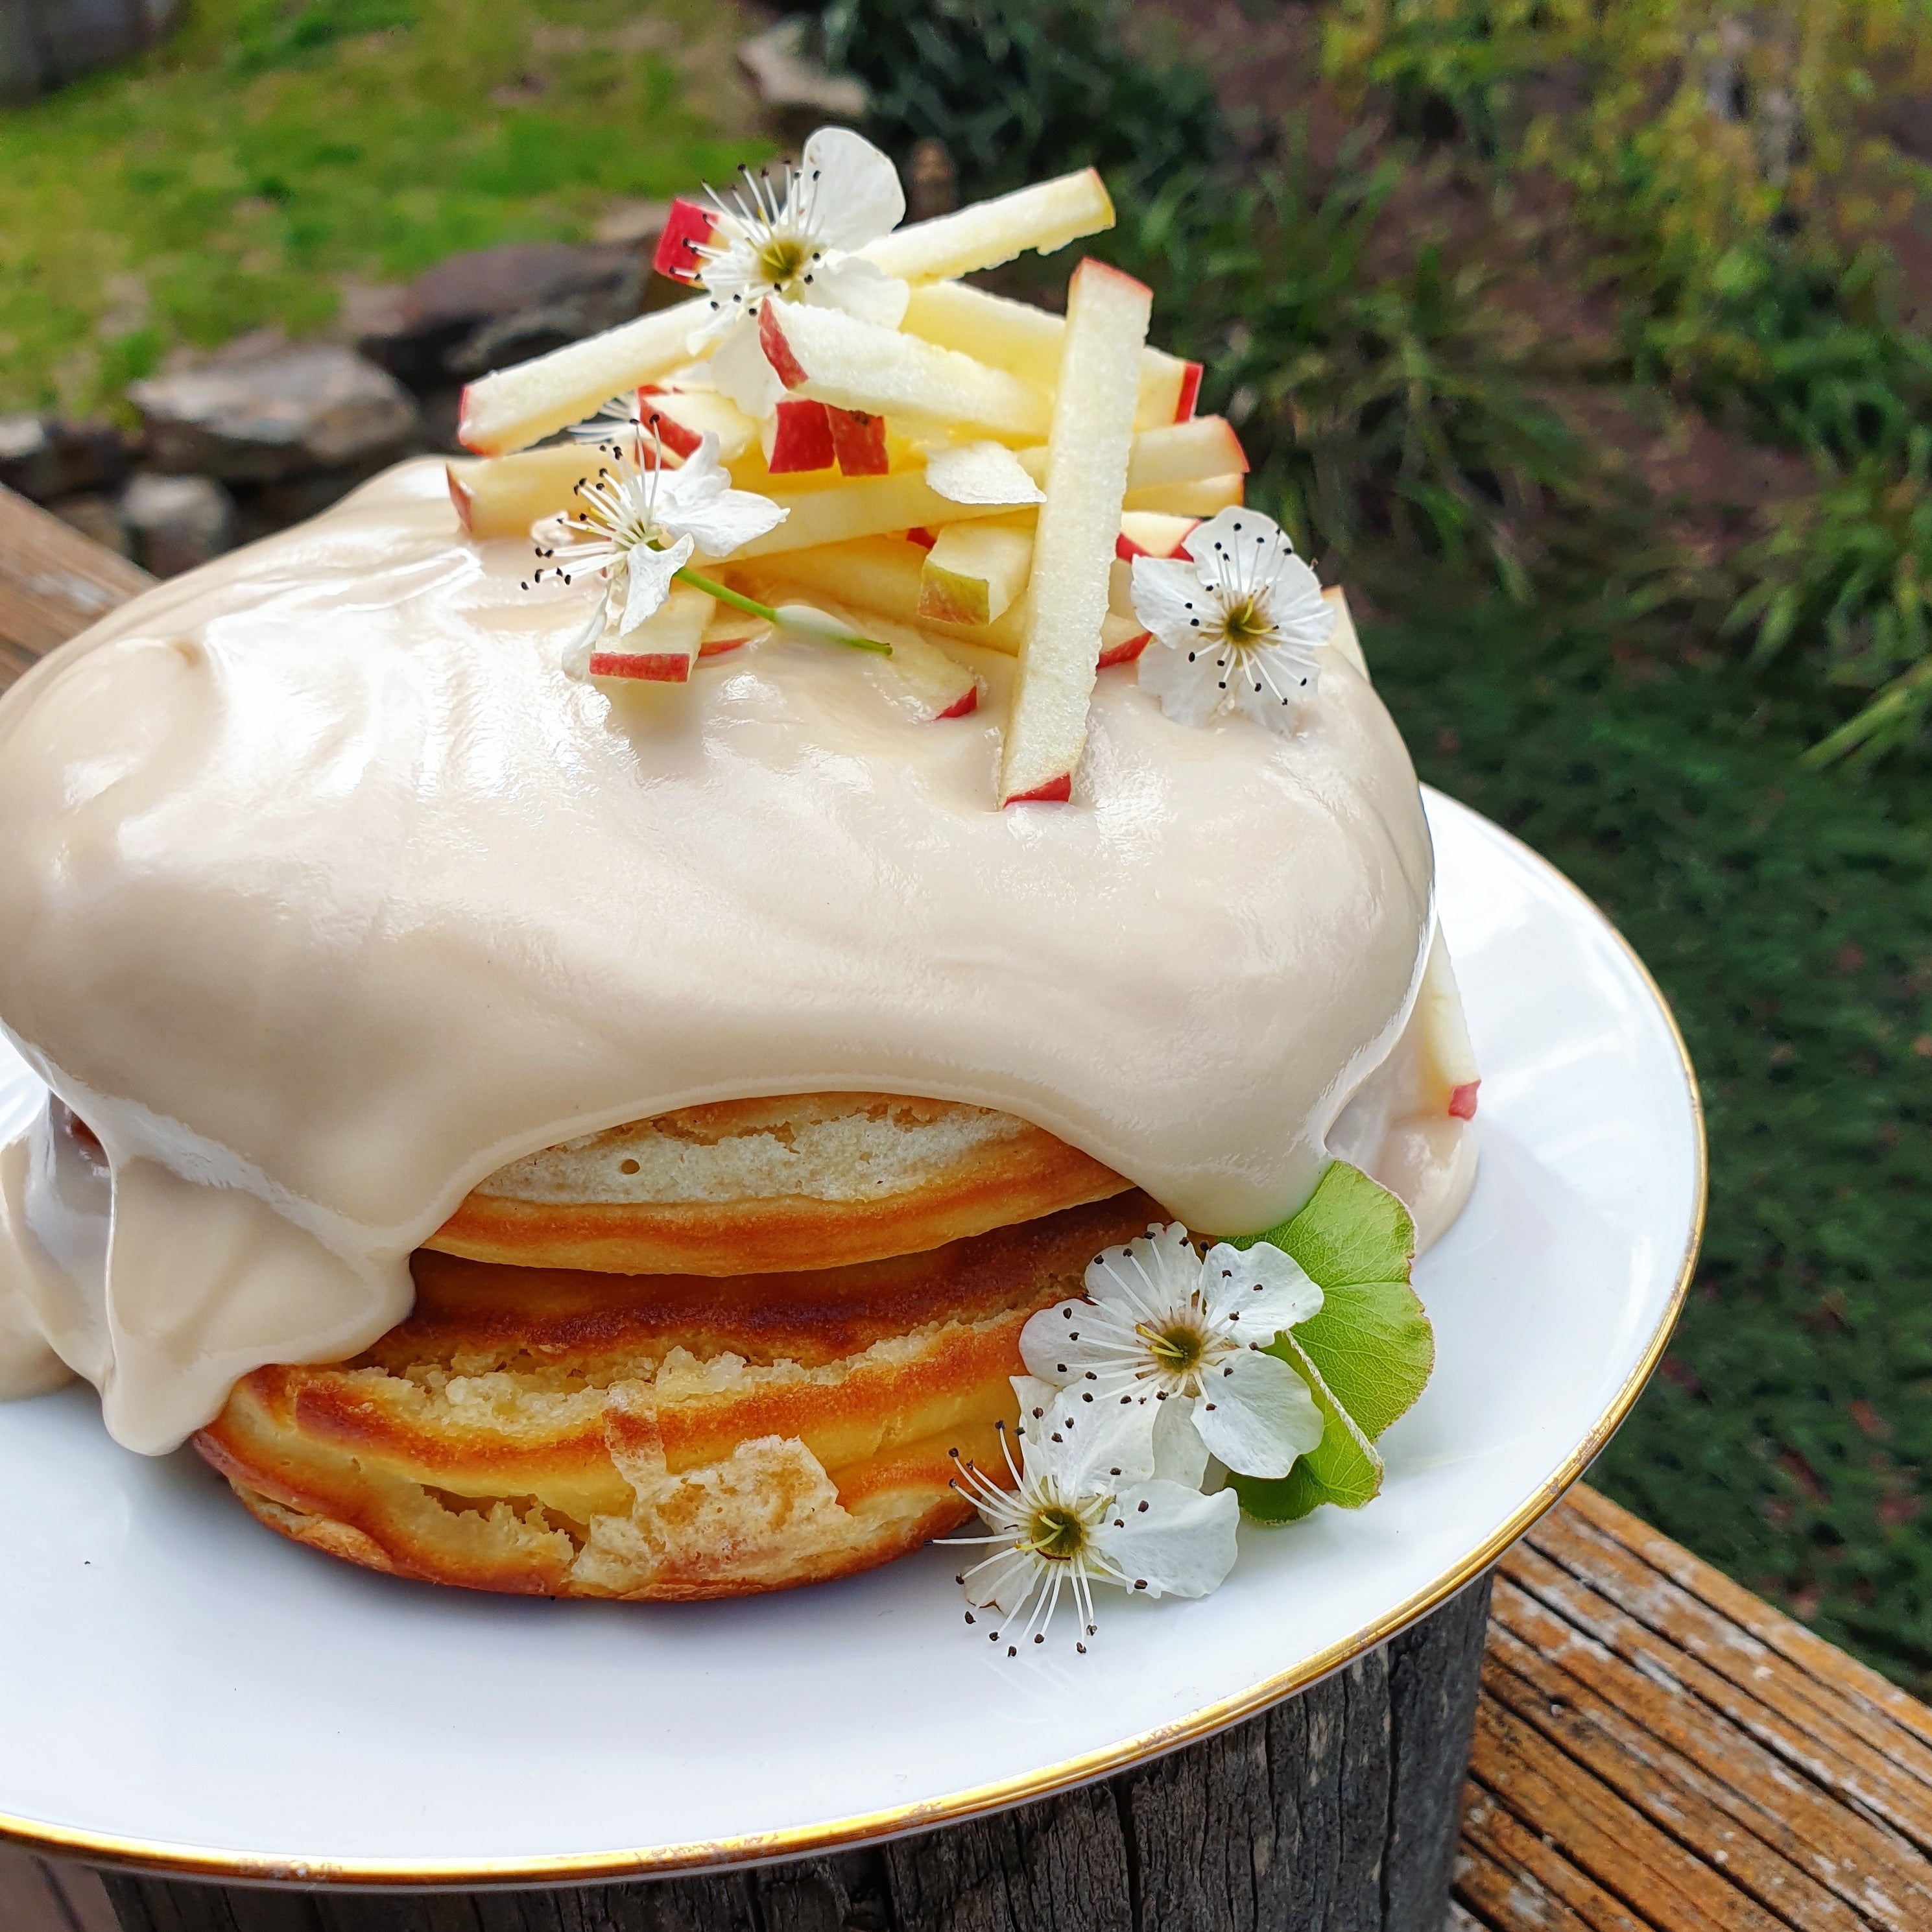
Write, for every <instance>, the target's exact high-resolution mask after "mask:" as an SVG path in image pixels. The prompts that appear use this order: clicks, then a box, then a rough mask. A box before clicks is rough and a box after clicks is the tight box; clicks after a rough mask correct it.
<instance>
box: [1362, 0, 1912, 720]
mask: <svg viewBox="0 0 1932 1932" xmlns="http://www.w3.org/2000/svg"><path fill="white" fill-rule="evenodd" d="M1326 49H1327V58H1328V70H1329V72H1330V74H1331V76H1332V77H1334V79H1335V80H1336V81H1337V83H1338V84H1339V85H1340V86H1342V87H1343V89H1344V91H1345V92H1346V94H1347V95H1349V97H1350V98H1354V99H1357V100H1360V99H1361V98H1365V97H1366V96H1367V94H1368V92H1370V90H1371V89H1377V88H1379V89H1385V90H1386V91H1387V92H1388V94H1389V95H1391V98H1393V100H1394V103H1395V104H1396V111H1397V120H1398V122H1399V124H1401V125H1403V126H1405V127H1408V128H1409V129H1411V130H1413V131H1414V132H1415V133H1418V134H1423V133H1434V134H1436V135H1437V136H1444V135H1460V136H1462V137H1463V139H1465V140H1466V142H1467V143H1468V144H1469V145H1470V146H1471V147H1472V148H1474V149H1475V151H1477V152H1478V153H1479V154H1481V157H1482V158H1483V162H1484V165H1485V166H1487V167H1488V168H1490V169H1492V170H1493V171H1495V172H1496V173H1497V175H1499V177H1500V176H1505V175H1507V174H1508V172H1509V170H1511V169H1512V168H1516V167H1537V168H1540V169H1547V170H1548V171H1549V172H1550V173H1551V174H1553V175H1555V176H1556V178H1558V179H1559V181H1562V183H1563V184H1565V186H1566V187H1567V188H1568V190H1570V191H1571V193H1572V195H1573V196H1574V205H1575V208H1576V209H1577V213H1578V215H1579V217H1580V219H1581V220H1582V221H1583V223H1584V224H1585V226H1586V227H1587V228H1588V229H1589V230H1590V231H1591V232H1592V233H1594V235H1595V236H1596V237H1598V239H1599V240H1600V242H1601V244H1602V245H1603V247H1604V249H1605V250H1606V251H1607V262H1608V266H1609V268H1610V272H1611V273H1612V275H1613V278H1614V281H1615V284H1616V287H1617V289H1618V290H1619V294H1620V295H1621V296H1622V300H1623V303H1624V313H1625V335H1626V341H1627V347H1628V356H1629V359H1630V365H1631V373H1632V374H1634V376H1636V377H1640V378H1654V379H1655V380H1661V381H1663V382H1665V383H1670V384H1671V385H1673V386H1675V387H1676V389H1678V390H1679V392H1681V393H1682V394H1683V395H1685V397H1687V398H1688V399H1690V400H1691V401H1694V402H1695V403H1696V404H1698V405H1699V406H1700V407H1703V408H1704V409H1706V410H1708V411H1709V412H1710V413H1712V415H1713V416H1715V417H1716V418H1717V419H1719V420H1720V421H1722V422H1727V423H1733V424H1736V425H1741V426H1742V427H1743V428H1745V429H1746V430H1747V431H1748V433H1749V434H1752V435H1754V436H1756V437H1759V438H1760V439H1762V440H1766V441H1769V442H1775V443H1780V444H1782V445H1784V446H1787V447H1789V448H1791V449H1796V450H1799V451H1802V452H1805V454H1807V455H1809V456H1810V457H1811V458H1812V459H1813V460H1814V462H1815V463H1817V466H1818V468H1819V471H1820V479H1821V493H1820V499H1819V500H1818V501H1817V502H1799V503H1796V504H1795V505H1792V506H1791V507H1790V508H1787V510H1785V511H1784V512H1783V513H1782V514H1781V517H1779V519H1778V526H1777V527H1776V528H1775V529H1773V530H1772V532H1769V534H1768V535H1767V536H1766V539H1765V540H1764V541H1763V542H1761V543H1760V544H1758V545H1757V546H1756V547H1754V549H1753V550H1751V551H1750V552H1749V553H1747V555H1746V556H1745V557H1744V558H1743V559H1742V565H1743V569H1742V577H1743V582H1742V584H1741V586H1739V589H1737V591H1736V593H1735V595H1734V599H1733V602H1732V605H1731V608H1730V613H1729V622H1728V626H1727V628H1729V629H1730V631H1734V632H1745V631H1748V632H1752V633H1754V636H1755V640H1756V649H1755V652H1754V655H1755V658H1756V659H1757V661H1759V662H1760V663H1761V662H1763V661H1766V659H1768V658H1772V657H1774V656H1776V655H1778V654H1779V653H1781V652H1785V651H1787V650H1791V649H1805V650H1808V651H1809V652H1811V655H1812V657H1813V658H1814V661H1816V662H1817V664H1818V665H1819V667H1820V669H1821V670H1823V673H1824V678H1823V682H1824V683H1825V685H1826V688H1827V690H1828V691H1829V689H1831V688H1837V687H1842V688H1847V689H1850V690H1858V691H1865V692H1867V693H1875V694H1873V695H1871V696H1870V697H1869V698H1868V700H1867V702H1865V703H1863V704H1862V705H1861V706H1859V707H1858V709H1857V710H1856V712H1855V715H1853V716H1852V718H1849V719H1848V720H1846V721H1845V722H1844V723H1843V724H1842V725H1841V726H1838V727H1836V728H1830V729H1827V730H1826V731H1825V732H1824V733H1823V736H1822V737H1821V739H1820V744H1819V745H1818V747H1817V750H1818V752H1819V754H1820V755H1822V756H1824V757H1835V756H1838V755H1841V754H1844V753H1846V752H1851V751H1856V752H1857V753H1858V754H1860V755H1861V756H1862V757H1867V758H1869V757H1872V756H1875V755H1877V754H1881V753H1882V752H1885V751H1889V750H1893V749H1896V748H1900V747H1901V746H1904V745H1909V744H1912V743H1915V742H1918V741H1920V740H1921V739H1922V737H1923V735H1924V725H1925V723H1926V720H1927V713H1928V706H1932V667H1928V666H1927V664H1926V655H1927V640H1926V638H1925V635H1924V628H1923V624H1922V619H1921V617H1920V615H1919V610H1918V601H1919V589H1918V586H1919V583H1920V582H1921V567H1922V565H1923V563H1924V541H1925V535H1924V526H1923V524H1922V523H1921V521H1920V520H1918V519H1917V518H1916V517H1915V515H1914V514H1913V510H1912V505H1915V503H1916V502H1917V500H1918V499H1919V497H1920V496H1922V493H1923V479H1922V474H1921V472H1922V469H1923V458H1922V455H1921V453H1920V452H1918V447H1917V443H1916V440H1915V439H1916V436H1917V428H1916V426H1917V425H1921V424H1922V423H1924V422H1927V420H1928V419H1932V346H1928V344H1927V341H1926V340H1925V338H1924V335H1923V333H1922V332H1921V331H1920V330H1918V329H1915V328H1912V327H1908V326H1905V325H1903V323H1901V322H1900V320H1899V317H1898V314H1897V293H1898V292H1897V288H1896V287H1895V282H1894V277H1893V276H1892V275H1891V273H1890V270H1891V263H1892V257H1891V252H1890V250H1889V248H1888V246H1887V245H1886V242H1887V236H1888V233H1889V232H1891V231H1892V230H1894V229H1896V228H1897V226H1898V225H1899V224H1900V223H1903V221H1904V220H1906V217H1908V215H1909V213H1910V212H1911V211H1912V208H1913V205H1914V202H1915V200H1916V199H1918V198H1919V197H1921V196H1924V195H1925V194H1926V193H1927V191H1928V190H1932V173H1928V171H1927V169H1925V168H1924V167H1923V166H1921V165H1920V164H1919V163H1917V162H1915V161H1914V160H1912V159H1911V158H1910V157H1908V156H1906V155H1905V154H1902V153H1901V152H1900V151H1899V150H1898V148H1897V147H1896V146H1895V145H1894V143H1893V142H1891V140H1890V139H1888V138H1886V136H1885V133H1884V132H1883V131H1882V130H1883V127H1884V124H1885V110H1886V108H1887V107H1888V105H1889V104H1891V103H1893V102H1895V101H1912V100H1916V99H1918V98H1922V97H1923V96H1924V95H1927V93H1932V8H1928V7H1927V5H1925V4H1924V0H1831V3H1830V4H1805V0H1781V4H1766V5H1754V6H1745V5H1738V4H1736V0H1628V4H1623V5H1617V6H1615V7H1601V6H1596V5H1591V4H1589V0H1335V4H1334V5H1332V6H1331V8H1330V9H1329V12H1328V25H1327V32H1326ZM1820 709H1821V710H1822V711H1823V712H1824V713H1825V715H1826V718H1828V720H1829V719H1830V718H1833V717H1835V716H1841V715H1842V711H1843V707H1842V706H1836V705H1835V704H1833V703H1832V702H1831V700H1829V698H1827V700H1826V702H1825V703H1823V704H1822V705H1821V706H1820Z"/></svg>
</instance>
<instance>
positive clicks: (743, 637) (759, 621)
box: [697, 604, 772, 658]
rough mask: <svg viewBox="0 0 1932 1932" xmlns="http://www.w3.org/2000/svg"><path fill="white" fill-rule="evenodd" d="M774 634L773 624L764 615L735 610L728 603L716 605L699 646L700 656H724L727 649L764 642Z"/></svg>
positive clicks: (732, 649)
mask: <svg viewBox="0 0 1932 1932" xmlns="http://www.w3.org/2000/svg"><path fill="white" fill-rule="evenodd" d="M771 634H772V626H771V625H770V623H769V621H768V620H767V619H765V618H763V617H754V616H751V615H750V614H749V613H748V612H746V611H743V610H732V609H731V608H730V607H729V606H728V605H727V604H718V605H717V606H716V607H715V614H714V615H713V616H712V619H711V621H710V622H709V623H707V624H706V625H705V627H704V640H703V643H701V644H700V646H698V652H697V655H699V656H700V658H715V657H722V656H723V655H724V653H725V652H727V651H735V650H737V649H740V648H741V647H742V646H744V645H746V644H757V643H763V641H764V640H765V639H766V638H767V637H769V636H770V635H771Z"/></svg>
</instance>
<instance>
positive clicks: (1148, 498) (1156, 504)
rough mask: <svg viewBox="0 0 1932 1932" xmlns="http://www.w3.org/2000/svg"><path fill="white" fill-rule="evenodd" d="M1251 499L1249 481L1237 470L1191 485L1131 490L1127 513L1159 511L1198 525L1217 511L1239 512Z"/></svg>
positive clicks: (1170, 484) (1183, 483) (1181, 483)
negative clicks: (1191, 520)
mask: <svg viewBox="0 0 1932 1932" xmlns="http://www.w3.org/2000/svg"><path fill="white" fill-rule="evenodd" d="M1246 496H1247V478H1246V477H1244V475H1241V472H1239V471H1238V470H1236V471H1235V472H1232V473H1231V474H1229V475H1226V476H1203V477H1201V478H1197V479H1196V480H1195V481H1190V482H1175V483H1156V484H1151V485H1149V486H1148V487H1147V488H1145V489H1142V490H1129V491H1128V492H1127V501H1126V502H1124V504H1123V505H1121V509H1122V511H1123V512H1124V513H1133V514H1139V513H1141V512H1142V511H1149V510H1152V511H1158V512H1159V513H1160V514H1161V515H1163V516H1166V517H1192V518H1193V520H1194V521H1196V523H1199V522H1201V521H1202V520H1204V519H1205V518H1206V517H1211V516H1213V515H1214V514H1215V513H1216V512H1217V511H1221V510H1232V509H1235V508H1238V506H1239V505H1240V504H1241V502H1243V501H1244V499H1245V498H1246Z"/></svg>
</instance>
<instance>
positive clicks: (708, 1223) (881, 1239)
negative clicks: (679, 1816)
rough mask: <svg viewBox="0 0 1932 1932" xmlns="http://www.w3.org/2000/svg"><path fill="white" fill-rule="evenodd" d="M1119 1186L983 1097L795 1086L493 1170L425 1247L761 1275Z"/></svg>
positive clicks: (559, 1262) (863, 1253) (531, 1259)
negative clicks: (973, 1101) (775, 1096)
mask: <svg viewBox="0 0 1932 1932" xmlns="http://www.w3.org/2000/svg"><path fill="white" fill-rule="evenodd" d="M1128 1185H1129V1184H1128V1183H1127V1181H1124V1180H1123V1179H1122V1178H1121V1177H1120V1175H1118V1174H1116V1173H1115V1172H1113V1170H1112V1169H1111V1168H1108V1167H1105V1166H1102V1165H1101V1163H1100V1162H1098V1161H1097V1160H1093V1159H1091V1158H1090V1157H1088V1155H1086V1154H1082V1153H1080V1152H1079V1151H1078V1150H1077V1149H1076V1148H1070V1147H1069V1146H1068V1145H1067V1143H1066V1142H1064V1141H1062V1140H1059V1139H1056V1138H1055V1136H1053V1135H1052V1134H1049V1133H1046V1132H1045V1131H1044V1130H1043V1129H1041V1128H1039V1127H1033V1126H1030V1125H1029V1124H1028V1123H1027V1122H1026V1121H1021V1120H1016V1119H1015V1118H1014V1117H1013V1115H1010V1114H1003V1113H1000V1112H995V1110H994V1109H991V1108H986V1107H968V1106H956V1105H953V1104H952V1103H948V1102H946V1101H941V1100H907V1099H904V1098H901V1097H897V1096H894V1095H890V1094H804V1095H798V1096H793V1097H789V1098H785V1099H780V1100H731V1101H725V1102H722V1103H717V1104H715V1105H712V1106H703V1107H685V1108H680V1109H677V1110H676V1112H671V1113H667V1114H659V1115H656V1116H655V1117H654V1118H652V1119H650V1120H647V1121H635V1122H633V1123H632V1124H630V1125H628V1126H627V1127H613V1128H611V1129H610V1130H607V1132H605V1133H599V1134H590V1135H587V1136H583V1137H582V1138H580V1139H576V1140H571V1141H566V1142H564V1143H563V1144H562V1145H561V1146H558V1147H554V1148H549V1149H547V1150H546V1151H544V1152H543V1153H541V1154H532V1155H531V1156H530V1157H529V1158H528V1159H526V1160H520V1161H516V1162H514V1163H511V1165H510V1166H507V1167H503V1168H499V1169H498V1170H497V1171H496V1172H495V1173H494V1174H493V1175H490V1177H489V1178H488V1179H487V1180H486V1181H483V1182H482V1183H481V1184H480V1185H478V1187H476V1188H475V1189H474V1190H472V1192H471V1193H470V1194H469V1196H468V1197H467V1198H466V1199H465V1200H464V1201H463V1203H462V1205H460V1207H459V1208H458V1209H457V1211H456V1212H455V1214H453V1215H452V1216H451V1217H450V1218H449V1220H448V1221H446V1223H444V1224H443V1226H442V1227H441V1228H440V1229H438V1230H437V1232H436V1233H435V1234H434V1235H431V1238H430V1239H429V1240H428V1242H427V1243H426V1244H425V1245H426V1246H427V1247H431V1248H434V1249H435V1250H438V1251H439V1252H440V1253H444V1254H449V1255H460V1256H466V1257H467V1258H468V1259H471V1260H472V1261H482V1262H505V1263H508V1264H511V1265H515V1266H521V1267H532V1266H536V1267H547V1268H584V1269H591V1270H595V1271H599V1272H602V1273H608V1274H698V1275H739V1274H763V1273H766V1272H767V1271H790V1270H796V1269H801V1268H838V1267H843V1266H847V1265H850V1264H852V1263H854V1262H868V1261H877V1260H882V1259H885V1258H886V1257H887V1256H892V1255H903V1254H913V1253H918V1252H919V1251H920V1250H922V1249H926V1248H936V1247H940V1246H941V1245H942V1244H944V1243H946V1242H948V1241H959V1240H962V1239H963V1238H965V1237H967V1236H968V1235H978V1234H983V1233H984V1232H986V1230H987V1229H990V1228H996V1227H1000V1226H1004V1225H1005V1224H1006V1223H1009V1222H1013V1221H1024V1220H1033V1219H1034V1218H1035V1217H1037V1216H1040V1215H1042V1214H1052V1213H1055V1211H1058V1209H1061V1208H1071V1207H1076V1206H1078V1205H1079V1204H1081V1203H1082V1202H1088V1201H1095V1200H1100V1199H1104V1198H1105V1197H1106V1196H1108V1195H1110V1194H1118V1193H1121V1191H1122V1190H1124V1189H1125V1188H1126V1187H1127V1186H1128Z"/></svg>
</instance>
